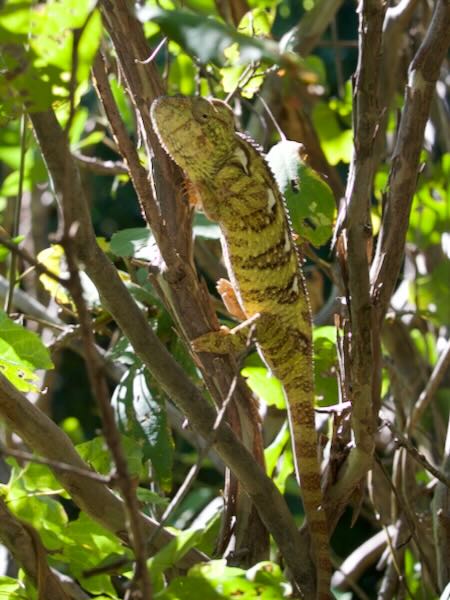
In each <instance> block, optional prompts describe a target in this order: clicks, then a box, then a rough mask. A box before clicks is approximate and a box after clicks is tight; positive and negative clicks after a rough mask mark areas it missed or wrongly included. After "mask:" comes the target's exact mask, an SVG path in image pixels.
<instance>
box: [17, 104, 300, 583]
mask: <svg viewBox="0 0 450 600" xmlns="http://www.w3.org/2000/svg"><path fill="white" fill-rule="evenodd" d="M30 118H31V120H32V122H33V127H34V130H35V133H36V137H37V139H38V142H39V145H40V147H41V150H42V154H43V156H44V159H45V161H46V163H47V167H48V169H49V172H50V175H51V177H52V179H53V183H54V186H55V189H56V192H57V195H58V198H59V201H60V202H61V200H63V206H62V207H61V210H63V211H64V220H65V222H66V223H68V224H69V223H78V224H79V226H78V228H77V234H76V236H75V238H74V241H73V243H74V247H75V249H76V252H77V257H78V260H79V261H80V262H81V263H82V264H84V266H85V269H86V272H87V274H88V275H89V277H90V278H91V279H92V281H93V282H94V284H95V285H96V287H97V289H98V291H99V293H100V296H101V298H102V301H103V304H104V306H105V307H106V309H107V310H108V311H109V312H110V313H111V314H112V316H113V317H114V319H115V320H116V322H117V323H118V325H119V327H120V328H121V329H122V331H123V333H124V335H125V336H126V337H127V338H128V339H129V341H130V343H131V344H132V346H133V348H134V351H135V352H136V354H137V355H138V356H139V357H140V359H141V360H142V362H143V363H144V364H145V365H146V367H147V368H148V369H149V371H150V373H151V374H152V375H153V377H155V379H156V380H157V381H158V383H159V384H160V385H161V387H162V388H163V389H164V391H165V392H166V393H167V394H168V396H169V397H170V398H171V399H172V400H173V401H174V402H175V403H176V404H177V405H178V406H179V407H180V409H181V410H182V411H183V412H184V413H185V414H186V416H187V417H188V419H189V421H190V424H191V426H192V427H193V428H194V429H195V430H196V431H197V432H198V433H199V434H200V435H202V436H203V437H205V438H208V436H209V434H210V432H211V431H212V429H213V427H214V423H215V420H216V411H215V409H214V408H213V407H212V406H211V405H210V404H209V403H208V402H207V401H206V400H205V399H204V398H203V397H202V395H201V394H200V393H199V391H198V390H197V388H196V387H195V385H194V384H193V383H192V382H191V381H190V380H189V379H188V378H187V376H186V374H185V372H184V371H183V369H182V368H181V367H180V365H179V364H178V363H177V362H176V361H175V360H174V359H173V358H172V356H171V355H170V353H169V352H168V351H167V349H166V347H165V346H164V345H163V344H162V343H161V342H160V340H159V339H158V338H157V336H156V335H155V333H154V332H153V330H152V328H151V327H150V326H149V323H148V321H147V320H146V317H145V316H144V315H143V313H142V312H141V311H140V309H139V307H138V306H137V304H136V303H135V301H134V300H133V298H132V297H131V296H130V294H129V292H128V290H127V289H126V287H125V285H124V283H123V282H122V280H121V279H120V277H119V275H118V273H117V270H116V269H115V267H114V265H113V264H112V263H111V262H110V261H109V260H108V258H107V257H106V256H105V254H104V253H103V252H102V251H101V249H100V248H99V246H98V244H97V242H96V240H95V235H94V231H93V229H92V223H91V220H90V215H89V210H88V204H87V201H86V198H85V196H84V192H83V188H82V185H81V180H80V177H79V173H78V171H77V169H76V167H75V165H74V163H73V161H72V160H71V155H70V150H69V146H68V142H67V138H66V136H65V135H64V133H63V131H62V129H61V127H60V125H59V124H58V121H57V120H56V117H55V115H54V113H53V112H51V111H47V112H45V113H33V114H31V115H30ZM66 181H69V182H70V185H67V187H66ZM65 190H66V191H67V193H66V194H65V195H63V192H64V191H65ZM9 425H10V426H11V427H12V429H14V430H15V431H17V432H18V433H19V435H21V433H20V432H19V431H18V429H17V425H16V426H15V427H14V420H12V421H10V422H9ZM61 435H63V434H62V432H61ZM214 447H215V448H216V450H217V452H218V454H219V455H220V456H221V457H222V459H223V460H224V462H225V463H226V464H227V465H228V466H229V467H230V469H231V470H232V471H233V473H234V474H235V476H236V477H237V478H238V479H239V480H240V481H241V482H242V484H243V486H244V488H245V490H246V492H247V493H248V495H249V496H250V497H251V499H252V500H253V502H254V504H255V506H256V507H257V509H258V512H259V514H260V516H261V518H262V520H263V521H264V524H265V526H266V527H267V529H268V530H269V531H270V532H271V533H272V535H273V537H274V539H275V541H276V542H277V544H278V546H279V548H280V551H281V552H282V554H283V556H284V558H285V561H286V564H287V565H288V566H289V568H290V569H291V571H292V574H293V577H294V579H295V581H296V582H297V583H298V584H299V586H301V585H302V582H304V581H305V580H306V579H307V578H308V574H309V573H310V570H309V569H308V565H309V553H308V550H307V548H306V547H305V546H303V545H302V537H301V536H300V535H299V534H298V533H297V529H296V525H295V521H294V519H293V517H292V515H291V513H290V511H289V509H288V507H287V505H286V502H285V500H284V498H283V496H282V495H281V494H280V492H279V491H278V489H277V488H276V486H275V484H274V483H273V482H272V480H271V479H269V478H268V477H267V476H266V474H265V473H264V471H263V469H262V468H261V467H260V466H259V465H258V464H257V463H256V461H255V459H254V458H253V456H252V455H251V453H250V452H249V451H248V450H247V449H246V448H245V446H244V445H243V444H242V442H241V441H240V440H239V439H238V437H237V436H236V435H235V433H234V432H233V431H232V430H231V428H230V427H229V426H228V424H224V423H222V424H221V425H220V427H219V428H218V429H217V432H216V439H215V442H214ZM35 449H36V450H38V451H39V449H38V448H37V447H36V446H35ZM47 456H49V455H48V454H47ZM61 458H62V457H61ZM57 459H58V458H57ZM66 462H67V461H66ZM60 480H61V479H60ZM69 491H70V490H69ZM92 500H94V498H92ZM83 506H86V507H85V508H84V509H85V510H86V512H89V509H90V511H91V513H92V507H88V506H87V505H85V502H84V501H83ZM120 507H121V511H120V518H121V520H122V527H123V517H124V515H123V508H122V504H120ZM97 517H100V519H98V520H101V519H104V516H103V515H97ZM118 518H119V514H118V513H117V507H116V519H118ZM116 519H115V520H116Z"/></svg>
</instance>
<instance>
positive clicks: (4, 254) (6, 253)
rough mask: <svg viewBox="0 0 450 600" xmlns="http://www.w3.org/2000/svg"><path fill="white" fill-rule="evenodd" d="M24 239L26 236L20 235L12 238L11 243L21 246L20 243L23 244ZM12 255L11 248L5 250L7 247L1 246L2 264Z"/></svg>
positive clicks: (0, 258)
mask: <svg viewBox="0 0 450 600" xmlns="http://www.w3.org/2000/svg"><path fill="white" fill-rule="evenodd" d="M24 239H25V236H24V235H18V236H17V237H15V238H11V241H12V242H14V243H15V244H20V242H22V241H23V240H24ZM10 254H11V250H9V248H5V246H1V245H0V262H4V261H5V260H6V259H7V257H8V256H9V255H10Z"/></svg>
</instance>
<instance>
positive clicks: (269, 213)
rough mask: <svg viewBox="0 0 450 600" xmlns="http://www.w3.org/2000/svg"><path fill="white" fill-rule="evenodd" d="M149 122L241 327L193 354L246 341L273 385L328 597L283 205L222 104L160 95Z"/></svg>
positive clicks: (310, 393) (303, 350)
mask: <svg viewBox="0 0 450 600" xmlns="http://www.w3.org/2000/svg"><path fill="white" fill-rule="evenodd" d="M150 114H151V120H152V124H153V127H154V129H155V131H156V134H157V136H158V138H159V141H160V143H161V145H162V146H163V148H164V149H165V151H166V152H167V153H168V154H169V156H170V157H171V158H172V160H174V161H175V163H177V164H178V166H179V167H181V169H183V171H184V172H185V174H186V176H187V178H188V180H189V182H190V185H191V186H193V187H194V190H195V194H196V196H198V197H199V199H200V202H201V205H202V208H203V211H204V213H205V214H206V216H207V217H208V218H209V219H211V220H212V221H216V222H217V223H218V225H219V227H220V230H221V242H222V250H223V257H224V262H225V265H226V267H227V272H228V275H229V281H228V280H225V279H221V280H219V282H218V290H219V293H220V294H221V296H222V298H223V301H224V304H225V306H226V308H227V309H228V311H229V312H230V313H231V314H232V315H233V316H235V317H236V318H237V319H238V320H242V323H240V324H239V325H237V327H235V328H234V329H228V328H226V327H221V328H220V330H218V331H212V332H208V333H206V334H205V335H202V336H200V337H199V338H197V339H196V340H193V342H192V346H193V349H194V350H195V351H196V352H217V353H224V352H230V351H239V350H242V349H243V347H245V342H246V341H247V343H248V339H249V335H251V336H253V337H254V338H255V340H256V346H257V349H258V352H259V354H260V355H261V357H262V359H263V360H264V362H265V363H266V364H267V366H268V367H269V369H270V370H271V372H272V373H273V374H274V375H275V376H276V377H277V378H278V379H279V380H280V381H281V383H282V385H283V389H284V394H285V397H286V405H287V412H288V420H289V427H290V433H291V439H292V445H293V454H294V462H295V470H296V476H297V480H298V482H299V485H300V488H301V492H302V499H303V505H304V509H305V514H306V522H307V525H308V528H309V533H310V539H311V546H312V548H311V550H312V558H313V560H314V563H315V569H316V599H317V600H326V599H329V598H330V597H331V596H330V576H331V563H330V558H329V536H328V527H327V520H326V514H325V509H324V506H323V498H322V492H321V477H320V466H319V460H318V450H317V433H316V429H315V417H314V379H313V357H312V319H311V311H310V306H309V300H308V293H307V290H306V286H305V280H304V277H303V274H302V269H301V259H300V256H299V253H298V250H297V248H296V245H295V243H294V237H293V232H292V229H291V226H290V221H289V217H288V213H287V208H286V205H285V201H284V198H283V196H282V194H281V192H280V190H279V188H278V186H277V184H276V182H275V178H274V176H273V174H272V172H271V170H270V168H269V166H268V164H267V163H266V161H265V159H264V157H263V155H262V153H261V152H260V150H259V148H258V147H257V145H256V143H255V142H253V140H251V139H250V138H249V137H247V136H245V135H244V134H241V133H239V132H237V131H236V130H235V126H234V115H233V112H232V110H231V108H230V107H229V106H228V105H227V104H226V103H224V102H223V101H221V100H216V99H210V100H209V99H206V98H203V97H182V96H171V97H169V96H162V97H160V98H157V99H156V100H155V101H154V102H153V103H152V106H151V109H150ZM308 600H309V599H308Z"/></svg>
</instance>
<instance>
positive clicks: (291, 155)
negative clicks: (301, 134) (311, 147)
mask: <svg viewBox="0 0 450 600" xmlns="http://www.w3.org/2000/svg"><path fill="white" fill-rule="evenodd" d="M302 148H303V147H302V146H301V144H298V143H297V142H292V141H288V140H284V141H281V142H279V143H278V144H276V145H275V146H273V148H271V150H270V152H269V153H268V154H267V161H268V163H269V165H270V167H271V169H272V171H273V172H274V174H275V177H276V180H277V183H278V187H279V188H280V190H281V192H282V193H283V195H284V197H285V198H286V202H287V205H288V209H289V214H290V216H291V221H292V226H293V228H294V230H295V232H296V233H297V234H298V235H299V236H300V238H301V239H304V240H307V241H309V242H311V243H312V244H313V245H314V246H321V245H322V244H324V243H326V242H327V241H328V240H329V239H330V237H331V232H332V225H333V218H334V214H335V212H336V204H335V200H334V196H333V192H332V191H331V189H330V187H329V185H328V184H327V183H326V182H325V181H324V180H323V179H322V178H321V177H320V176H319V175H318V173H316V171H314V170H313V169H311V168H310V167H308V165H307V164H306V163H305V162H304V160H303V159H302V156H301V154H302Z"/></svg>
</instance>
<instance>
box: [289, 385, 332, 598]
mask: <svg viewBox="0 0 450 600" xmlns="http://www.w3.org/2000/svg"><path fill="white" fill-rule="evenodd" d="M306 387H307V386H306V381H305V378H296V379H294V380H293V381H292V383H291V384H289V383H288V384H285V389H286V395H287V400H288V401H287V404H288V410H289V413H290V418H289V422H290V427H291V436H292V439H293V444H294V448H295V468H296V473H297V478H298V480H300V485H301V490H302V498H303V506H304V509H305V514H306V519H307V524H308V529H309V532H310V538H311V544H312V550H313V556H314V561H315V565H316V590H317V592H316V599H317V600H330V598H332V595H331V592H330V579H331V562H330V558H329V536H328V525H327V519H326V514H325V510H324V508H323V506H322V492H321V487H320V466H319V461H318V457H317V434H316V428H315V417H314V399H313V398H312V390H311V391H309V390H308V392H307V391H306Z"/></svg>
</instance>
